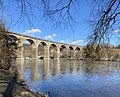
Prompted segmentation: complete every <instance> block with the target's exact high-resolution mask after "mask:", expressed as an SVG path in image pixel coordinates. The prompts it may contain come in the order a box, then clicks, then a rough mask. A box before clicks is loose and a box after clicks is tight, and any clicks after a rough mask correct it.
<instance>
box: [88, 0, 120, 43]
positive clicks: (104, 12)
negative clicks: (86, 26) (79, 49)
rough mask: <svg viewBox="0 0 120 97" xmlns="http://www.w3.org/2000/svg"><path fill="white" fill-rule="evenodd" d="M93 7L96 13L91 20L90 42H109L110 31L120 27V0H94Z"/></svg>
mask: <svg viewBox="0 0 120 97" xmlns="http://www.w3.org/2000/svg"><path fill="white" fill-rule="evenodd" d="M93 8H94V9H93V11H94V12H93V13H95V14H93V15H92V16H93V17H94V18H93V17H92V18H93V19H92V20H90V22H91V26H92V34H91V35H90V36H89V40H90V41H89V44H93V45H99V44H100V43H103V44H105V43H106V42H107V43H108V42H109V40H110V39H109V35H110V33H111V32H113V30H115V29H116V28H118V27H120V21H119V20H120V0H94V7H93ZM95 10H96V11H95ZM112 34H113V33H112ZM119 34H120V33H119ZM119 38H120V37H119Z"/></svg>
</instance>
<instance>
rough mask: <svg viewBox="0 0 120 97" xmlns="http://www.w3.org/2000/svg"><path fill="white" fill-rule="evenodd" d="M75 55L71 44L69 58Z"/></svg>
mask: <svg viewBox="0 0 120 97" xmlns="http://www.w3.org/2000/svg"><path fill="white" fill-rule="evenodd" d="M73 57H74V48H73V47H72V46H69V49H68V58H73Z"/></svg>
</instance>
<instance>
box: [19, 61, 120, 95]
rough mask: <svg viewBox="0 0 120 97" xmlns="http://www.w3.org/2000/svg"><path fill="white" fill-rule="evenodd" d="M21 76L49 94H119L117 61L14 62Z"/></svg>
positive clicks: (37, 88)
mask: <svg viewBox="0 0 120 97" xmlns="http://www.w3.org/2000/svg"><path fill="white" fill-rule="evenodd" d="M17 64H18V70H19V73H20V78H25V80H26V83H27V84H28V86H29V87H30V88H31V89H32V90H34V91H36V92H42V93H47V92H48V91H49V92H50V93H51V97H120V62H111V61H84V62H83V61H76V60H58V59H55V60H51V59H44V60H31V61H29V60H26V61H20V60H19V61H17Z"/></svg>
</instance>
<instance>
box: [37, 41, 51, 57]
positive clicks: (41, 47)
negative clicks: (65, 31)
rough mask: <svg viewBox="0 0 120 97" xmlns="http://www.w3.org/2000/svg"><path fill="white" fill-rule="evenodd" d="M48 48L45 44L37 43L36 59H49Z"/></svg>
mask: <svg viewBox="0 0 120 97" xmlns="http://www.w3.org/2000/svg"><path fill="white" fill-rule="evenodd" d="M48 53H49V47H48V44H47V43H46V42H39V44H38V57H39V58H45V57H48V58H49V54H48Z"/></svg>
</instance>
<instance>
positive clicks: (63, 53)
mask: <svg viewBox="0 0 120 97" xmlns="http://www.w3.org/2000/svg"><path fill="white" fill-rule="evenodd" d="M60 58H67V48H66V46H64V45H61V47H60Z"/></svg>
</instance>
